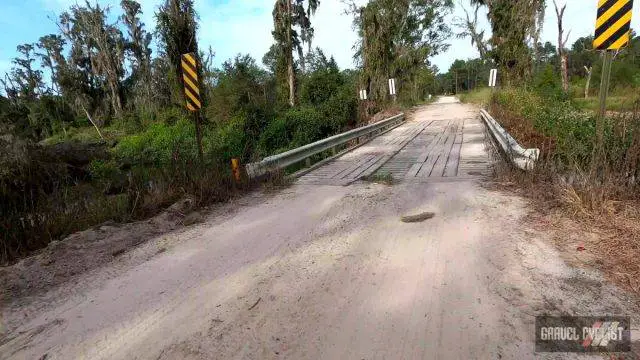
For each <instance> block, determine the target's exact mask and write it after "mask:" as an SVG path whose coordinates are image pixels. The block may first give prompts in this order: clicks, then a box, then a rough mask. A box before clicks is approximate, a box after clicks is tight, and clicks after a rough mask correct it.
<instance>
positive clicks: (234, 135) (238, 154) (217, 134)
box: [205, 116, 250, 163]
mask: <svg viewBox="0 0 640 360" xmlns="http://www.w3.org/2000/svg"><path fill="white" fill-rule="evenodd" d="M244 129H245V118H244V117H242V116H236V117H234V118H233V119H232V120H231V121H230V122H229V123H227V124H226V125H223V126H221V127H220V128H218V129H216V130H215V131H212V132H211V133H212V134H211V136H207V137H206V140H205V152H206V153H208V154H217V155H218V156H219V157H220V158H221V159H222V160H223V161H224V163H229V161H230V160H231V159H232V158H238V159H241V160H242V161H243V162H245V161H248V160H250V159H249V157H248V156H247V155H248V154H246V148H247V139H246V135H245V132H244Z"/></svg>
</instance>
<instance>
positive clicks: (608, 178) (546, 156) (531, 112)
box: [489, 89, 640, 211]
mask: <svg viewBox="0 0 640 360" xmlns="http://www.w3.org/2000/svg"><path fill="white" fill-rule="evenodd" d="M489 110H490V112H491V113H492V114H493V116H494V117H495V118H496V119H498V120H499V121H500V122H501V124H502V125H503V126H504V127H505V128H506V129H507V131H509V132H510V133H511V134H512V135H513V136H514V137H515V138H516V139H517V140H518V141H519V142H521V143H522V144H523V145H524V146H526V147H536V148H539V149H540V150H541V155H542V158H541V160H540V161H539V162H538V164H537V170H536V171H537V178H538V179H541V180H544V181H549V182H551V183H554V184H561V185H563V186H569V187H571V188H572V190H571V192H572V193H574V195H575V196H577V197H578V198H579V199H580V203H581V204H582V205H583V206H585V207H587V208H588V210H589V211H599V210H602V208H603V206H605V205H606V204H607V203H608V202H610V201H619V200H626V199H634V200H635V199H637V198H638V195H639V193H638V181H637V179H638V176H639V175H640V173H639V172H638V165H639V164H640V116H639V115H640V114H639V113H638V112H637V111H634V112H625V113H618V114H611V115H610V116H607V117H606V119H605V121H604V125H605V133H604V136H605V141H604V154H605V156H604V159H603V160H602V161H603V163H602V164H599V166H598V167H597V169H599V170H598V172H597V173H591V172H590V169H592V168H593V166H592V165H593V164H592V162H593V161H594V158H593V154H594V139H595V131H596V130H595V121H596V119H595V114H594V113H592V112H585V111H583V110H582V109H579V108H576V107H575V105H574V104H573V103H572V102H571V101H570V100H564V99H562V98H556V97H553V96H545V95H541V94H539V93H535V92H532V91H526V90H522V89H506V90H502V91H500V92H498V93H496V94H495V96H494V97H493V98H492V100H491V103H490V106H489ZM574 203H575V201H574Z"/></svg>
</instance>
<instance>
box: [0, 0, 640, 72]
mask: <svg viewBox="0 0 640 360" xmlns="http://www.w3.org/2000/svg"><path fill="white" fill-rule="evenodd" d="M91 1H92V2H95V1H96V0H91ZM97 1H98V3H99V4H101V5H103V6H111V8H112V11H111V12H112V18H113V19H115V18H116V17H117V16H119V15H120V13H121V11H120V6H119V2H120V0H97ZM366 1H367V0H357V2H358V3H360V4H363V3H366ZM0 2H1V3H2V4H0V29H2V30H3V33H2V36H0V74H4V73H5V72H7V71H8V70H9V69H10V67H11V59H12V58H13V57H15V56H16V46H17V45H19V44H23V43H33V42H36V41H38V38H39V37H40V36H42V35H45V34H49V33H56V32H57V26H56V24H55V19H57V16H58V15H59V14H60V13H61V12H62V11H64V10H65V9H68V8H69V6H71V5H73V4H75V3H76V2H78V3H81V4H82V3H84V0H78V1H76V0H0ZM139 2H140V3H141V5H142V10H143V11H144V15H143V21H144V22H145V23H146V24H147V29H153V28H154V27H155V24H154V23H155V22H154V16H153V13H154V11H155V9H156V8H157V7H158V5H159V4H160V3H161V2H162V0H139ZM273 3H274V0H195V4H196V11H197V12H198V14H199V15H200V30H199V35H198V36H199V44H200V48H201V49H207V48H208V47H209V46H211V47H212V48H213V51H214V52H215V54H216V57H215V64H216V65H219V64H221V63H222V62H224V61H225V60H227V59H229V58H232V57H234V56H235V55H236V54H238V53H242V54H246V53H248V54H250V55H251V56H253V57H254V58H255V59H256V60H257V61H258V63H262V56H263V55H264V54H265V53H266V52H267V50H268V49H269V47H270V46H271V44H272V43H273V38H272V36H271V30H272V29H273V20H272V17H271V11H272V9H273ZM461 3H462V4H465V5H466V4H468V1H467V0H456V9H455V10H454V12H453V13H452V14H450V15H449V16H448V18H447V21H448V22H449V23H451V22H452V21H453V18H454V17H456V16H464V12H463V10H462V7H461V5H460V4H461ZM548 3H549V4H548V6H547V12H546V17H545V24H544V28H543V33H542V41H551V42H552V43H553V44H556V43H557V36H558V35H557V25H556V15H555V11H554V9H553V1H550V0H549V1H548ZM558 3H559V4H561V3H566V4H567V10H566V13H565V28H566V29H567V30H571V34H570V37H569V44H572V43H573V42H574V41H575V40H576V39H577V38H579V37H582V36H587V35H591V34H592V33H593V32H594V26H595V17H596V6H597V3H598V0H558ZM344 10H345V6H344V5H343V3H342V2H341V1H340V0H321V2H320V7H319V8H318V12H317V13H316V14H315V16H314V17H313V18H312V24H313V26H314V28H315V38H314V42H313V46H317V47H320V48H321V49H322V50H323V51H324V52H325V54H327V55H332V56H334V58H335V59H336V61H337V62H338V64H339V65H340V67H341V68H349V67H353V66H354V63H353V45H354V44H355V42H356V40H357V36H356V33H355V31H354V30H353V28H352V18H351V16H350V15H345V14H344ZM480 18H481V21H480V23H481V26H483V27H484V28H488V24H487V21H486V13H482V14H481V15H480ZM632 27H633V28H634V29H636V31H637V32H640V0H636V1H635V4H634V8H633V20H632ZM454 31H455V30H454ZM486 33H487V34H489V31H488V30H487V32H486ZM450 44H451V46H450V48H449V50H448V51H446V52H445V53H442V54H440V55H438V56H436V57H434V58H433V59H432V62H433V64H435V65H436V66H437V67H438V68H439V69H440V70H441V71H446V70H447V69H448V68H449V66H450V65H451V63H452V62H453V61H454V60H455V59H468V58H474V57H477V56H478V54H477V52H476V50H475V49H474V47H473V46H471V42H470V41H469V39H455V38H453V39H451V40H450Z"/></svg>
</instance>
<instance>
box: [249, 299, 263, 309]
mask: <svg viewBox="0 0 640 360" xmlns="http://www.w3.org/2000/svg"><path fill="white" fill-rule="evenodd" d="M260 300H262V298H261V297H259V298H258V300H256V302H255V304H253V305H251V307H250V308H249V311H251V310H253V308H254V307H256V306H258V303H259V302H260Z"/></svg>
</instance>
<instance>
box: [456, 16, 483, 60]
mask: <svg viewBox="0 0 640 360" xmlns="http://www.w3.org/2000/svg"><path fill="white" fill-rule="evenodd" d="M461 6H462V4H461ZM480 8H481V5H480V4H475V5H474V10H473V19H471V15H470V14H469V10H467V8H466V7H464V6H462V9H463V10H464V14H465V18H464V19H463V18H460V17H456V18H455V19H454V21H455V26H456V27H458V28H459V29H460V32H459V33H457V34H456V37H457V38H458V39H461V38H466V37H469V38H471V45H474V46H475V47H476V49H477V50H478V53H479V54H480V58H481V59H486V57H487V43H486V41H485V39H484V30H483V31H479V29H478V11H479V10H480Z"/></svg>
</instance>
